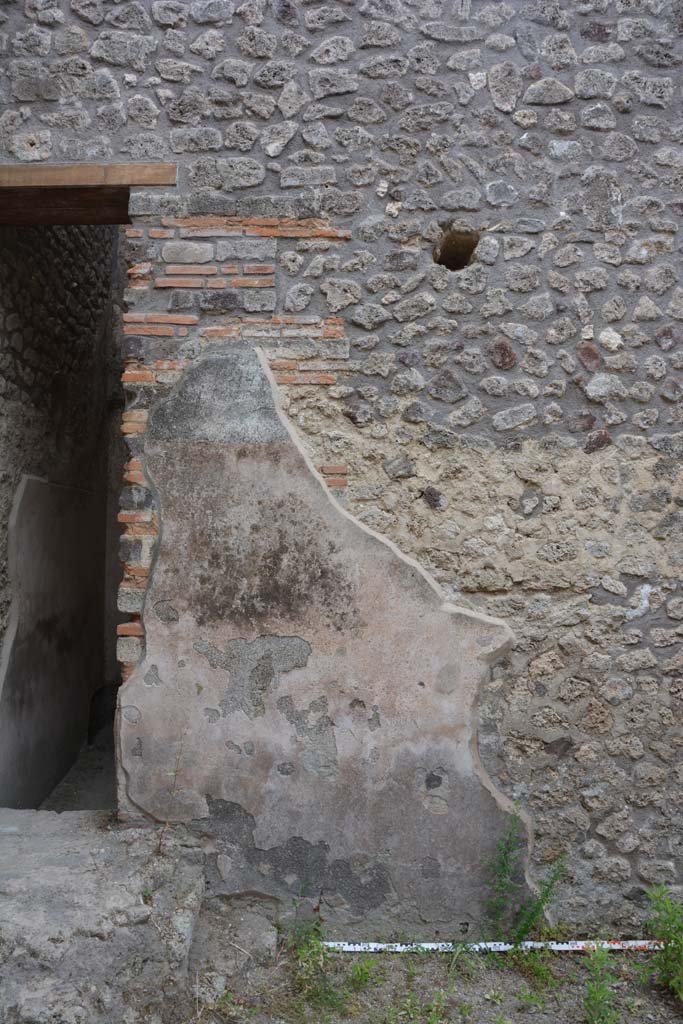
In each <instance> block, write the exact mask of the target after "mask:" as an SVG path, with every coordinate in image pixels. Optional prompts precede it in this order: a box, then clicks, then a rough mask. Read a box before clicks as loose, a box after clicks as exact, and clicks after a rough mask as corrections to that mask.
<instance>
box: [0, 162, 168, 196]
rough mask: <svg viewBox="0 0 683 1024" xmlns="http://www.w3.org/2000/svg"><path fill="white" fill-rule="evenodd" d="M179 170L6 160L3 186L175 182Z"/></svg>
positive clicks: (0, 174) (0, 170)
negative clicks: (30, 162)
mask: <svg viewBox="0 0 683 1024" xmlns="http://www.w3.org/2000/svg"><path fill="white" fill-rule="evenodd" d="M177 173H178V168H177V167H176V165H175V164H41V165H40V166H36V165H35V164H32V165H31V166H25V165H22V164H11V165H9V164H5V165H4V166H0V189H2V188H94V187H97V186H102V185H122V186H133V185H175V183H176V178H177ZM1 201H2V196H0V202H1Z"/></svg>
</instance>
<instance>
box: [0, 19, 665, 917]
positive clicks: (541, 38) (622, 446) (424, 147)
mask: <svg viewBox="0 0 683 1024" xmlns="http://www.w3.org/2000/svg"><path fill="white" fill-rule="evenodd" d="M4 15H5V19H6V20H5V24H4V25H3V26H0V31H1V32H3V33H4V34H5V36H6V40H7V42H6V46H7V54H8V60H7V61H6V65H5V66H6V69H7V74H6V76H5V79H4V81H3V83H2V86H1V88H2V89H3V90H4V94H5V99H6V101H7V102H8V104H9V106H8V108H7V109H6V110H5V113H4V114H3V115H2V117H1V118H0V131H2V133H3V140H4V146H5V149H4V152H3V159H4V160H5V161H9V162H11V161H18V160H51V161H56V162H59V161H65V160H86V159H91V160H92V159H102V160H128V159H133V160H150V159H162V158H163V159H175V160H176V161H177V163H178V165H179V187H178V189H177V190H175V191H171V192H168V193H165V194H158V193H155V194H153V193H144V192H138V193H136V194H135V195H134V196H133V198H132V204H131V210H132V214H133V217H134V221H135V224H134V227H133V230H132V231H131V236H132V237H131V239H130V243H131V246H132V254H131V283H132V287H131V289H130V291H129V299H130V302H131V311H130V313H129V322H128V326H129V332H130V335H131V337H132V339H133V341H132V342H131V348H130V349H129V358H130V360H131V363H130V366H129V368H128V369H127V371H126V373H127V375H128V376H127V378H126V384H127V386H128V389H129V397H130V405H129V408H128V411H127V412H126V414H125V416H126V419H125V422H124V429H125V431H126V433H127V435H128V436H129V437H131V438H136V437H137V438H138V441H139V446H138V448H136V447H135V444H134V445H133V450H132V459H131V462H130V464H129V467H128V473H129V484H130V489H129V491H128V492H127V495H126V496H124V500H127V501H128V506H127V510H125V511H124V513H123V515H124V517H126V516H132V517H133V520H132V521H131V522H130V529H129V537H130V538H131V544H133V541H134V542H135V544H134V547H135V551H136V557H137V559H138V562H136V561H135V559H133V560H131V563H130V564H131V565H134V564H139V566H140V568H139V571H138V570H135V571H130V572H129V573H128V576H127V579H128V584H127V587H124V591H126V590H127V592H128V594H129V596H128V597H126V596H125V593H124V596H123V597H122V602H123V604H124V606H125V607H126V610H128V611H129V612H131V613H134V614H135V613H139V612H140V610H141V609H142V595H143V594H144V587H145V584H144V581H145V579H146V575H147V573H148V571H149V568H150V566H151V565H152V559H153V551H154V543H153V542H154V534H155V530H156V528H157V523H156V522H155V519H154V517H155V515H156V513H155V512H153V511H152V510H151V498H150V497H149V496H148V497H145V494H146V493H147V492H145V489H144V486H143V484H144V473H143V464H142V461H140V459H141V456H142V454H143V445H142V441H141V440H140V438H141V436H142V433H143V432H144V424H145V422H146V409H147V407H148V405H149V400H148V399H147V398H145V394H148V395H149V394H156V390H157V389H158V388H162V389H163V388H164V387H167V386H168V385H171V384H172V383H173V381H174V379H176V378H177V377H178V376H179V375H180V374H181V373H182V372H183V368H184V367H185V366H186V365H187V361H192V360H194V359H196V358H197V357H198V355H199V353H200V352H202V351H204V349H205V348H206V347H207V346H212V345H213V346H218V347H220V346H223V347H226V348H227V347H229V344H230V341H231V339H234V338H236V337H239V338H241V339H245V340H247V341H250V342H252V343H263V342H264V340H265V342H266V345H267V348H268V350H269V353H270V357H271V358H272V362H271V365H272V366H273V369H274V370H275V372H276V373H277V374H278V377H279V380H280V383H281V385H282V387H283V389H284V390H285V391H286V397H287V401H288V411H289V415H290V417H291V420H292V422H293V423H294V424H295V425H296V427H297V429H298V431H299V433H300V436H301V437H302V438H303V439H304V440H305V443H306V444H307V445H308V446H309V448H310V450H311V452H312V453H313V455H314V458H315V461H316V463H317V464H318V465H322V466H325V467H327V468H328V470H329V474H328V475H329V477H330V478H331V479H332V480H333V481H334V482H335V484H336V485H337V487H338V489H339V490H340V491H341V492H343V491H344V487H343V484H344V483H345V481H346V480H348V488H347V489H346V497H345V499H344V500H345V501H346V503H347V507H348V508H350V509H351V510H353V511H354V512H355V513H356V514H357V515H358V516H359V518H360V519H361V521H362V522H364V523H365V524H366V525H368V526H370V527H372V528H373V529H375V530H378V531H380V532H381V533H383V534H384V535H386V536H388V537H390V538H391V539H393V540H394V541H396V543H397V544H398V545H399V547H400V548H401V549H402V550H404V551H406V552H408V553H411V554H413V555H414V557H416V558H417V559H418V561H419V562H420V563H421V564H422V565H423V566H425V567H426V568H427V569H428V570H430V571H431V572H432V573H433V574H434V575H435V576H436V578H437V579H438V580H439V582H440V583H441V585H442V587H443V588H444V589H445V591H446V593H447V594H448V595H449V596H450V597H452V598H454V599H457V600H458V601H461V602H462V601H465V602H467V603H469V604H470V605H471V606H472V607H473V608H476V609H482V610H485V611H488V612H491V613H493V614H495V615H498V616H502V617H504V618H505V619H506V620H507V621H508V622H509V623H510V624H511V625H512V626H513V628H514V629H515V630H516V633H517V637H518V642H517V646H516V648H515V650H514V652H513V654H512V655H511V656H510V658H509V662H508V663H507V664H505V665H503V666H501V667H499V668H498V669H496V671H495V673H494V679H493V681H492V683H491V685H490V687H489V690H488V692H487V694H486V695H485V697H484V699H483V702H482V706H481V722H480V748H481V751H482V756H483V758H484V761H485V764H486V766H487V767H488V769H489V771H490V772H491V774H492V776H493V777H494V778H495V780H496V782H497V784H498V785H499V786H500V787H502V788H504V789H505V790H506V791H507V792H508V793H509V794H510V795H511V796H512V797H514V798H515V799H517V800H519V802H520V804H521V805H522V807H523V808H525V809H526V810H527V811H528V812H529V813H530V814H531V816H532V817H533V820H534V826H535V834H536V844H535V848H534V852H533V862H532V873H533V874H538V873H539V872H542V870H543V865H544V864H545V863H547V862H548V861H550V860H552V858H553V857H554V856H555V855H556V854H557V853H558V852H559V851H560V850H565V851H566V852H567V854H568V864H569V870H570V883H569V884H567V885H566V886H565V887H564V889H563V893H562V898H561V905H560V911H559V912H560V915H561V916H563V917H565V918H567V919H568V920H573V921H575V922H580V923H582V924H585V925H586V926H588V925H589V924H591V923H596V922H600V923H604V922H605V921H610V922H612V924H613V925H614V926H616V927H621V928H623V929H629V928H635V927H637V926H638V922H639V919H640V917H641V916H642V902H643V889H644V888H645V887H646V886H647V885H648V884H650V883H651V882H653V881H656V880H663V881H670V882H676V881H678V880H679V878H680V869H681V850H680V845H679V844H680V840H679V836H680V811H679V807H680V802H681V789H680V780H679V776H678V771H677V767H676V764H677V754H678V750H679V746H680V741H681V740H680V738H681V728H680V695H679V691H680V690H681V683H680V679H681V667H682V662H681V653H680V641H681V635H682V630H681V626H680V622H681V616H682V615H683V605H682V603H681V602H682V595H681V591H680V583H679V579H680V569H681V559H682V557H683V556H682V553H681V522H682V520H681V516H682V515H683V513H682V512H681V506H680V502H681V490H680V483H681V480H680V475H681V470H680V458H681V454H682V453H683V430H682V428H681V401H680V400H681V394H682V393H683V385H682V383H681V370H682V369H683V361H682V358H681V345H680V334H681V321H682V320H683V287H682V285H681V280H680V269H679V267H678V262H679V261H678V253H679V248H680V245H679V242H678V230H677V229H678V218H679V214H680V210H681V205H680V184H681V168H683V146H682V145H681V141H682V137H683V136H682V134H681V132H682V126H681V123H680V118H679V114H678V112H679V108H680V99H681V96H680V89H681V86H680V81H679V77H680V70H679V69H680V65H681V61H682V48H681V36H682V34H683V6H682V5H681V3H680V2H679V0H670V2H668V0H576V2H566V3H558V2H554V0H530V2H521V0H520V2H515V3H490V4H486V3H482V2H470V0H457V2H455V0H448V2H445V3H444V2H441V0H423V2H419V3H414V4H412V3H408V2H405V3H403V2H400V0H362V2H361V3H359V4H358V5H354V4H352V3H332V2H330V3H325V4H316V3H311V4H302V5H298V4H294V3H292V2H290V0H273V2H272V3H265V2H264V0H245V2H244V3H243V4H241V5H239V6H236V5H234V4H233V3H232V0H197V2H195V3H189V4H185V3H182V2H175V0H168V2H166V0H160V2H154V3H151V4H140V3H135V2H131V3H109V2H107V3H99V2H97V0H93V2H90V0H88V2H82V0H74V2H73V3H72V4H71V5H70V6H68V7H67V5H66V4H65V3H59V2H53V0H41V2H40V3H33V2H32V0H31V2H29V3H28V4H27V6H26V8H18V7H8V8H5V10H4ZM201 218H206V219H204V220H202V219H201ZM453 226H455V228H456V229H458V230H460V231H461V232H466V233H467V232H469V233H474V234H475V235H476V236H477V237H476V239H475V241H477V245H476V250H475V252H474V256H473V258H472V261H471V262H470V264H469V265H468V266H466V267H464V268H463V269H462V270H460V271H451V270H449V269H447V268H446V267H445V266H442V265H438V264H436V263H435V262H434V260H433V253H434V251H435V249H437V248H438V247H439V244H440V242H441V239H442V234H443V232H444V230H446V229H448V228H450V227H453ZM235 238H239V239H241V241H240V244H239V246H238V247H237V248H235V245H234V244H233V245H232V246H231V244H230V243H231V239H232V241H233V243H234V240H235ZM263 239H275V240H276V241H277V247H275V246H273V245H272V244H270V245H261V246H257V247H256V249H252V248H250V246H251V245H252V240H261V241H263ZM189 243H192V245H190V244H189ZM174 246H175V248H174ZM441 248H442V250H443V249H445V248H447V246H441ZM252 263H253V264H254V265H255V273H253V276H252V271H251V270H250V269H249V268H250V265H251V264H252ZM161 264H166V266H167V269H166V270H165V271H162V270H161V269H160V265H161ZM150 294H152V295H154V296H155V297H154V298H153V299H151V298H150ZM163 318H166V319H163ZM207 318H208V320H210V321H211V322H210V323H209V322H208V321H207ZM141 324H142V325H143V329H142V330H141V329H140V325H141ZM136 325H137V326H136ZM136 338H137V339H142V340H138V341H135V339H136ZM136 460H137V461H136ZM136 503H137V504H139V505H140V506H144V507H141V508H139V509H137V508H135V507H134V506H135V505H136ZM138 515H139V516H142V517H143V519H144V521H140V522H138V521H136V520H135V518H134V517H135V516H138ZM136 531H137V535H136ZM136 579H137V580H138V584H137V586H136V585H135V583H134V581H135V580H136ZM131 581H132V582H131ZM140 581H142V585H140ZM136 593H137V596H136ZM123 633H124V648H123V650H122V655H123V656H124V660H128V661H131V662H132V661H134V659H135V658H136V657H137V656H138V654H139V653H140V651H141V649H142V648H141V646H140V640H139V635H140V634H141V633H142V627H141V626H140V624H139V623H138V622H133V623H131V625H130V627H124V629H123ZM126 633H127V634H128V635H127V636H126V635H125V634H126ZM136 634H138V636H136Z"/></svg>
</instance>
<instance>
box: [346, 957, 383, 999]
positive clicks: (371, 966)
mask: <svg viewBox="0 0 683 1024" xmlns="http://www.w3.org/2000/svg"><path fill="white" fill-rule="evenodd" d="M377 975H378V970H377V961H376V960H375V959H374V958H373V957H371V956H366V957H363V959H362V960H357V961H356V963H355V964H352V966H351V971H350V981H351V988H352V989H353V990H354V992H361V991H362V990H363V989H366V988H367V987H368V985H369V984H370V983H371V982H373V981H375V980H376V978H377Z"/></svg>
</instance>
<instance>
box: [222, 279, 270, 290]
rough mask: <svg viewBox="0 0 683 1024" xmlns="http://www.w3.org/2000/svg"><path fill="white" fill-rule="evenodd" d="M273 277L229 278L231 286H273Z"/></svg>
mask: <svg viewBox="0 0 683 1024" xmlns="http://www.w3.org/2000/svg"><path fill="white" fill-rule="evenodd" d="M274 286H275V278H274V277H233V278H231V280H230V287H231V288H273V287H274Z"/></svg>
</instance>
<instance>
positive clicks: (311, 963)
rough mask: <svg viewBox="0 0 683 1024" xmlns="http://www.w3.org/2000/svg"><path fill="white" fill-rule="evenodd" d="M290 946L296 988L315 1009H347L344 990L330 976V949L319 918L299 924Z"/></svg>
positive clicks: (338, 1010) (343, 1011)
mask: <svg viewBox="0 0 683 1024" xmlns="http://www.w3.org/2000/svg"><path fill="white" fill-rule="evenodd" d="M290 948H291V952H292V954H293V960H294V972H293V979H292V980H293V989H294V992H295V993H297V994H298V995H299V996H301V997H302V998H303V999H304V1000H305V1001H306V1002H307V1003H308V1004H309V1006H312V1007H314V1008H315V1009H318V1010H336V1011H337V1012H339V1013H345V1011H346V997H345V993H344V992H342V991H340V990H339V989H338V988H337V987H336V986H335V985H334V983H333V981H332V979H331V978H330V967H331V965H330V951H329V950H328V949H327V948H326V946H325V945H324V943H323V937H322V928H321V925H320V922H319V921H314V922H313V923H311V924H307V925H303V926H300V927H299V928H297V930H296V932H295V933H294V935H293V937H292V940H291V944H290Z"/></svg>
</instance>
